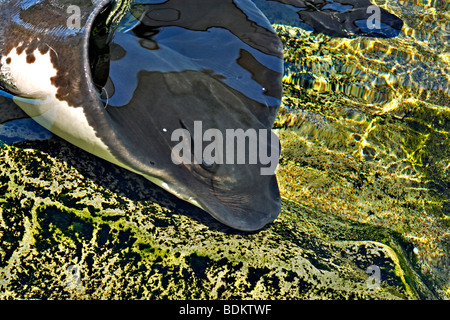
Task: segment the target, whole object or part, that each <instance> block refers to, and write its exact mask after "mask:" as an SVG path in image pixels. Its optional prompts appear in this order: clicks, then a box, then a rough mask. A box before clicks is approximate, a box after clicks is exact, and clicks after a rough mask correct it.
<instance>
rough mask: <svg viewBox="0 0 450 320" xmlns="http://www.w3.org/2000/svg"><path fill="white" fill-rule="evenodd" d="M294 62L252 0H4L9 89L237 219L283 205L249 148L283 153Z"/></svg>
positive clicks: (356, 16) (272, 214)
mask: <svg viewBox="0 0 450 320" xmlns="http://www.w3.org/2000/svg"><path fill="white" fill-rule="evenodd" d="M347 2H348V3H349V4H347V5H345V4H346V3H347ZM256 3H257V4H259V5H260V6H261V7H264V8H263V10H265V11H266V12H268V14H269V15H270V13H271V12H274V10H275V9H273V6H276V10H286V12H287V13H288V14H291V15H292V13H295V14H296V15H297V16H298V17H297V19H300V20H299V21H300V22H301V23H306V24H309V25H310V26H311V27H313V28H314V29H315V30H316V31H318V32H324V33H328V34H331V35H336V36H354V35H367V36H394V35H396V32H397V34H398V32H399V30H400V29H401V25H402V24H401V21H400V20H399V19H398V18H396V17H395V16H393V15H391V14H389V13H387V12H386V11H384V10H383V11H382V15H381V19H382V21H381V23H380V26H381V27H379V28H377V30H378V31H374V30H373V28H372V29H370V30H366V29H367V28H365V27H364V26H363V25H362V24H361V22H358V21H367V19H369V18H370V16H369V15H368V13H367V10H366V11H364V10H365V9H366V8H367V7H368V6H369V5H370V3H369V2H368V1H366V0H356V1H345V0H339V1H322V0H320V1H319V0H313V1H304V0H277V1H267V2H263V1H256ZM265 5H267V6H265ZM349 6H351V9H349ZM271 8H272V9H271ZM276 10H275V11H276ZM347 11H348V12H349V13H348V12H347ZM346 14H347V15H346ZM345 16H349V17H350V18H349V19H350V20H348V21H347V20H345V19H344V20H345V22H342V21H343V17H345ZM339 26H341V28H339ZM342 26H343V27H342ZM393 30H396V31H393ZM282 74H283V48H282V44H281V42H280V40H279V39H278V37H277V35H276V34H275V32H274V30H273V29H272V27H271V24H270V22H269V20H268V19H267V18H266V16H265V15H264V14H263V13H262V12H261V11H260V10H259V9H258V7H257V6H255V4H254V2H252V1H250V0H220V1H216V0H214V1H213V0H165V1H164V0H136V1H129V0H128V1H108V0H100V1H91V0H78V1H74V0H61V1H54V0H38V1H25V0H11V1H5V0H0V89H2V90H1V92H2V95H3V96H5V97H11V98H12V100H13V101H14V102H15V103H16V104H17V105H18V106H19V107H20V108H21V109H22V110H23V111H25V113H26V114H27V115H28V116H30V117H31V118H33V119H34V120H35V121H36V122H37V123H39V124H40V125H42V126H43V127H45V128H46V129H48V130H50V131H51V132H52V133H54V134H56V135H58V136H60V137H62V138H63V139H65V140H67V141H69V142H70V143H72V144H74V145H76V146H78V147H80V148H82V149H84V150H86V151H88V152H90V153H92V154H94V155H96V156H98V157H100V158H103V159H106V160H108V161H110V162H112V163H114V164H116V165H119V166H121V167H124V168H126V169H128V170H130V171H133V172H136V173H138V174H140V175H142V176H144V177H146V178H147V179H149V180H150V181H152V182H154V183H155V184H157V185H159V186H161V187H162V188H164V189H166V190H168V191H169V192H171V193H173V194H175V195H176V196H178V197H179V198H181V199H184V200H185V201H188V202H190V203H192V204H194V205H196V206H198V207H200V208H202V209H203V210H205V211H206V212H208V213H209V214H211V215H212V216H213V217H215V218H216V219H217V220H219V221H221V222H222V223H224V224H226V225H228V226H231V227H233V228H235V229H238V230H244V231H253V230H258V229H261V228H262V227H264V226H265V225H266V224H268V223H270V222H272V221H273V220H274V219H275V218H276V217H277V216H278V214H279V212H280V208H281V201H280V193H279V189H278V184H277V180H276V175H275V172H274V170H272V169H273V163H272V161H271V162H268V161H266V162H263V161H262V160H261V159H257V161H249V159H252V156H253V155H254V153H255V152H258V155H259V156H261V155H265V157H266V159H267V157H269V155H270V159H272V160H275V161H276V163H278V155H279V141H278V139H277V138H276V136H275V135H274V134H273V133H272V132H271V130H270V129H271V128H272V125H273V122H274V119H275V116H276V114H277V111H278V107H279V105H280V102H281V95H282V92H281V78H282ZM199 125H200V129H199ZM230 130H231V131H230ZM239 130H240V131H239ZM176 132H178V133H181V134H180V135H176V136H175V139H174V133H176ZM229 132H234V133H235V135H234V136H232V135H230V137H231V138H230V139H228V137H229V136H228V133H229ZM262 132H266V134H265V135H264V134H261V133H262ZM253 133H254V134H253ZM224 137H226V138H227V140H226V141H224V140H223V138H224ZM229 140H231V142H230V141H229ZM239 140H240V141H239ZM234 142H236V144H235V143H234ZM239 143H241V145H239ZM252 144H253V146H254V147H255V146H256V147H255V148H253V149H252ZM205 145H206V146H205ZM224 146H225V147H224ZM177 147H178V148H180V147H181V151H183V152H182V153H183V155H182V156H181V153H178V154H175V156H174V152H173V151H174V149H176V148H177ZM204 147H205V148H204ZM247 147H248V148H247ZM208 148H209V149H208ZM206 149H208V150H209V154H208V153H206ZM177 150H178V151H180V149H177ZM197 151H199V152H197ZM212 151H214V152H212ZM187 153H189V154H187ZM208 155H209V157H208ZM177 157H181V158H182V159H186V157H187V158H189V159H193V160H194V161H192V162H189V161H184V162H183V161H181V162H180V161H178V162H177V161H174V159H175V160H177V159H178V160H179V158H177ZM224 157H225V158H226V159H227V161H223V159H224ZM239 157H241V158H240V160H242V159H244V160H245V161H247V162H245V161H244V162H242V161H239ZM218 159H219V160H220V159H222V161H216V160H218ZM233 159H234V160H236V159H238V160H237V161H232V160H233ZM228 160H231V161H228ZM264 168H265V169H267V168H269V169H270V170H271V171H270V170H269V174H262V172H263V171H262V169H264Z"/></svg>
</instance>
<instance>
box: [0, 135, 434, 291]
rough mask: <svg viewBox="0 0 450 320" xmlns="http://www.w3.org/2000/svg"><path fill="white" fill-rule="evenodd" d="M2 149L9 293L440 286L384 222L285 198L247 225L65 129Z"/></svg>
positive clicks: (3, 277)
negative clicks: (278, 208)
mask: <svg viewBox="0 0 450 320" xmlns="http://www.w3.org/2000/svg"><path fill="white" fill-rule="evenodd" d="M0 154H1V159H2V161H1V164H0V189H1V194H2V196H1V200H0V248H1V251H0V297H1V298H2V299H12V298H21V299H23V298H25V299H27V298H38V299H50V298H52V299H69V298H83V299H99V298H101V299H111V298H126V299H141V298H152V299H153V298H155V299H160V298H168V299H229V298H235V299H237V298H242V299H413V298H419V297H433V293H432V292H431V291H430V290H429V289H428V288H427V287H426V286H425V284H424V283H423V282H422V280H421V279H420V277H419V276H418V275H417V274H416V273H415V271H413V268H411V266H410V265H409V263H408V262H407V260H406V259H405V258H404V257H403V256H402V254H403V253H404V250H405V248H403V244H402V242H401V241H398V239H397V238H398V236H397V235H395V234H394V233H391V232H389V231H387V230H386V229H382V228H376V227H372V226H370V225H364V224H359V223H356V222H349V221H345V220H342V219H340V218H337V217H335V216H332V215H330V214H328V213H326V212H321V211H319V210H312V209H309V208H306V207H304V206H303V205H300V204H298V203H296V202H292V201H288V200H286V201H284V203H283V210H282V213H281V215H280V217H279V218H278V219H277V220H276V221H275V222H274V223H273V224H271V225H270V226H268V227H266V228H265V229H263V230H261V231H260V232H255V233H240V232H236V231H234V230H232V229H229V228H227V227H225V226H223V225H221V224H220V223H218V222H216V221H215V220H214V219H212V218H211V217H210V216H209V215H208V214H206V213H205V212H203V211H201V210H200V209H197V208H196V207H193V206H191V205H189V204H186V203H184V202H182V201H180V200H178V199H176V198H175V197H173V196H171V195H170V194H168V193H167V192H164V191H163V190H162V189H159V188H157V187H155V186H154V185H152V184H151V183H150V182H148V181H146V180H145V179H143V178H141V177H140V176H137V175H135V174H132V173H129V172H127V171H126V170H123V169H120V168H118V167H115V166H113V165H111V164H109V163H107V162H105V161H102V160H100V159H98V158H96V157H94V156H91V155H90V154H87V153H85V152H83V151H81V150H80V149H77V148H76V147H73V146H71V145H69V144H68V143H65V142H64V141H61V140H60V139H58V138H53V139H51V140H49V141H46V142H38V143H27V144H22V145H20V146H19V147H11V146H4V147H3V148H1V149H0ZM380 241H383V242H384V243H385V244H383V243H381V242H380ZM371 266H372V267H371ZM373 268H375V269H376V271H377V273H375V272H374V270H375V269H373ZM378 274H379V277H378ZM378 279H379V281H378Z"/></svg>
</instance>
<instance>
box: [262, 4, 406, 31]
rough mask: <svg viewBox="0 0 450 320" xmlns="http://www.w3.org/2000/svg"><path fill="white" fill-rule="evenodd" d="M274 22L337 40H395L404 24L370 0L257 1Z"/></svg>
mask: <svg viewBox="0 0 450 320" xmlns="http://www.w3.org/2000/svg"><path fill="white" fill-rule="evenodd" d="M254 2H255V3H256V4H257V5H258V7H259V8H260V9H261V10H262V11H263V12H264V13H265V14H266V16H267V17H268V19H269V20H270V21H271V22H272V23H281V24H289V25H293V26H298V27H301V28H304V29H307V30H311V31H315V32H320V33H324V34H326V35H330V36H335V37H354V36H367V37H379V38H391V37H396V36H398V35H399V34H400V32H401V30H402V27H403V21H402V20H401V19H400V18H398V17H396V16H395V15H393V14H391V13H390V12H388V11H386V10H385V9H383V8H380V7H378V6H376V5H374V4H372V3H371V2H370V1H369V0H254Z"/></svg>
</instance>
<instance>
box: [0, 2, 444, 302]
mask: <svg viewBox="0 0 450 320" xmlns="http://www.w3.org/2000/svg"><path fill="white" fill-rule="evenodd" d="M376 3H377V4H378V5H380V6H382V7H384V8H386V9H388V10H389V11H391V12H392V13H394V14H396V15H397V16H399V17H400V18H401V19H402V20H403V21H404V23H405V25H404V27H403V30H402V33H401V34H400V35H399V36H398V37H396V38H392V39H375V38H365V37H360V38H355V39H342V38H332V37H328V36H325V35H322V34H314V33H311V32H310V31H307V30H304V29H299V28H296V27H291V26H289V25H282V24H277V25H275V26H274V27H275V29H276V31H277V32H278V34H279V36H280V37H281V39H282V41H283V43H284V46H285V76H284V78H283V90H284V94H283V102H282V106H281V109H280V112H279V114H278V117H277V120H276V123H275V126H274V129H276V130H277V132H278V134H279V136H280V139H281V143H282V154H281V158H280V165H279V168H278V172H277V176H278V179H279V184H280V191H281V193H282V196H283V198H284V206H286V203H288V202H289V201H288V200H291V201H293V202H294V203H295V202H296V203H299V204H301V205H304V206H306V207H309V208H313V209H315V210H317V211H320V212H326V213H328V214H333V215H336V216H339V217H342V218H345V219H349V220H354V221H357V222H362V223H367V224H369V225H374V226H379V227H383V228H387V229H389V230H392V231H393V232H395V233H397V234H399V235H400V237H401V238H402V239H403V240H404V241H405V242H407V243H408V244H410V246H408V247H407V248H408V250H409V252H407V254H408V255H409V258H410V260H411V261H412V263H414V264H417V266H418V268H419V269H420V271H421V272H422V274H423V275H425V276H428V277H430V278H431V279H432V281H433V283H435V284H436V288H434V290H436V292H437V293H439V294H440V295H441V296H442V297H444V298H445V297H446V298H449V297H450V283H449V279H450V266H449V262H450V239H449V235H450V234H449V226H450V222H449V219H450V187H449V185H450V175H449V171H450V138H449V131H450V83H449V82H450V76H449V74H450V72H449V71H450V70H449V69H450V50H449V45H450V24H449V23H448V21H449V20H450V4H449V3H448V2H447V1H443V0H442V1H428V2H425V1H377V2H376ZM0 99H3V98H2V97H0ZM0 102H2V101H0ZM4 105H6V102H4V104H2V107H3V106H4ZM10 107H11V108H10V110H11V111H10V112H12V113H14V112H17V111H16V110H15V109H14V107H12V106H10ZM15 116H16V118H18V120H14V121H12V122H4V123H2V124H1V125H0V139H1V140H2V141H3V142H4V143H7V144H12V143H16V142H20V141H24V140H42V139H48V138H49V137H50V133H49V132H48V131H46V130H41V129H40V127H36V126H34V125H30V123H28V124H27V123H26V122H28V121H29V120H26V119H25V120H24V119H23V117H24V115H21V114H20V112H19V113H18V114H17V115H15ZM1 119H2V118H0V120H1ZM0 122H2V121H0ZM289 203H290V202H289ZM292 224H293V226H295V221H294V222H292ZM324 237H325V238H326V235H324Z"/></svg>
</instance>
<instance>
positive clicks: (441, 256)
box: [275, 1, 450, 295]
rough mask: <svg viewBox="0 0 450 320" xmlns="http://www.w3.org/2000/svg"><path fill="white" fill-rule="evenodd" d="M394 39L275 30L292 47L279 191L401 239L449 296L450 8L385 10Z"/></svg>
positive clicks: (280, 123) (430, 5)
mask: <svg viewBox="0 0 450 320" xmlns="http://www.w3.org/2000/svg"><path fill="white" fill-rule="evenodd" d="M377 4H378V5H380V6H383V7H385V8H388V9H389V10H391V12H393V13H394V14H396V15H397V16H399V17H400V18H401V19H402V20H403V21H404V22H405V25H404V27H403V30H402V33H401V34H400V35H399V36H398V37H397V38H392V39H373V38H364V37H360V38H356V39H337V38H330V37H327V36H324V35H314V34H312V33H310V32H308V31H304V30H302V29H297V28H290V27H287V26H285V25H277V26H276V30H277V32H278V33H279V34H280V36H281V38H282V40H283V43H284V45H285V50H286V57H285V62H286V63H285V66H286V72H285V76H284V79H283V85H284V96H283V104H282V108H281V110H280V113H279V115H278V118H277V122H276V125H275V127H276V128H279V129H280V130H279V133H280V137H281V138H282V139H281V141H282V157H281V160H280V163H281V165H280V167H279V172H278V175H279V177H280V180H281V182H280V184H281V189H282V194H283V196H285V197H286V198H289V199H295V200H296V201H298V202H300V203H302V204H305V205H307V206H311V207H315V208H318V209H320V210H324V211H327V212H331V213H333V214H335V215H338V216H342V217H346V218H349V219H353V220H356V221H360V222H366V223H370V224H373V225H378V226H383V227H386V228H389V229H391V230H394V231H396V232H399V233H400V234H401V235H402V237H404V239H406V240H407V241H408V242H410V243H411V244H412V250H413V252H414V254H413V255H415V256H416V258H417V263H418V265H420V268H421V270H422V272H423V273H424V274H428V275H430V276H431V277H432V278H435V279H437V282H438V283H439V284H440V286H441V288H440V292H441V293H443V294H444V295H448V293H449V291H448V290H449V279H450V273H449V272H450V267H449V262H450V259H449V257H450V251H449V249H450V248H449V240H450V238H449V229H448V227H449V225H450V224H449V218H450V174H449V171H450V138H449V131H450V83H449V82H450V77H449V74H450V72H449V71H450V64H449V63H450V51H449V43H450V42H449V41H450V25H449V24H448V21H449V18H450V11H449V8H450V7H449V3H448V2H445V1H431V2H420V3H417V1H398V2H397V1H390V2H380V1H377Z"/></svg>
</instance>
